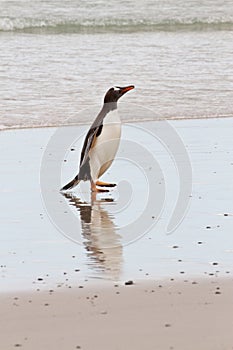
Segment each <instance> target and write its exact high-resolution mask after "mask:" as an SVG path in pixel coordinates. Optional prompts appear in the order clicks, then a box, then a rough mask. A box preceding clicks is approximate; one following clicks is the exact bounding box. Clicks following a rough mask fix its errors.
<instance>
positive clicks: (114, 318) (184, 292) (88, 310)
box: [0, 118, 233, 350]
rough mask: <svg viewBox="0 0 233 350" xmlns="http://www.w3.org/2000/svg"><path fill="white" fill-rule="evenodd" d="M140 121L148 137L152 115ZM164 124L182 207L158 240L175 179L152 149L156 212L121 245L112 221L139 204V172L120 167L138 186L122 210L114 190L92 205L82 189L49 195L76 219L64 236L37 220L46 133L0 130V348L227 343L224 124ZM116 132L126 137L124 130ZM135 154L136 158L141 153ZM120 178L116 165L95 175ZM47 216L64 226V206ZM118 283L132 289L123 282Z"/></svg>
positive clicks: (232, 275) (231, 261) (231, 323)
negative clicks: (183, 155) (187, 183)
mask: <svg viewBox="0 0 233 350" xmlns="http://www.w3.org/2000/svg"><path fill="white" fill-rule="evenodd" d="M140 125H142V126H143V127H147V129H148V127H149V129H150V131H154V132H157V131H156V130H157V128H158V124H157V123H155V122H150V123H149V124H148V123H140ZM172 125H173V126H174V127H175V128H176V131H177V132H178V133H179V135H180V136H181V138H182V140H183V143H184V146H185V147H186V149H187V150H188V152H189V155H190V159H191V165H192V171H193V179H192V184H193V191H192V200H191V203H190V207H189V211H188V213H187V215H186V217H185V218H184V220H183V222H182V223H181V225H180V226H179V227H178V229H177V230H176V231H175V232H174V233H172V234H170V235H168V234H167V232H166V226H167V224H168V221H169V216H170V215H171V210H172V208H173V206H174V202H175V199H176V196H177V191H176V189H177V186H178V182H177V178H176V176H175V175H174V174H175V173H173V172H172V169H173V167H174V166H173V165H172V164H170V163H169V162H170V160H169V155H168V156H167V157H165V152H164V150H163V149H162V148H161V149H158V148H157V146H158V145H157V144H155V145H152V151H153V152H155V154H156V159H157V161H158V163H159V164H160V166H161V167H162V168H163V169H165V170H166V171H165V173H166V174H165V180H166V183H167V187H166V191H167V200H166V202H165V209H164V211H163V212H162V214H161V216H159V217H158V221H157V224H156V225H154V226H153V228H152V229H151V231H149V232H147V233H146V234H145V235H143V236H142V237H136V238H138V239H137V240H136V241H135V242H133V243H132V244H128V245H126V244H125V242H124V240H122V235H123V232H124V230H123V229H124V225H125V223H127V220H128V218H130V219H131V220H132V221H133V220H134V219H135V216H134V215H135V213H136V214H137V213H140V212H141V211H142V208H141V207H140V205H141V203H142V202H143V195H142V194H143V189H144V188H143V185H141V182H140V181H141V180H140V179H141V178H140V174H137V172H136V171H135V172H133V171H132V169H131V168H130V166H129V165H127V164H125V163H124V164H123V165H124V169H125V172H126V173H127V176H128V177H129V181H131V182H132V184H133V182H136V184H137V181H138V184H137V187H136V189H137V191H136V195H137V196H139V197H136V200H133V201H131V202H133V203H132V204H133V206H132V207H131V206H130V205H128V203H127V202H124V199H125V197H124V193H126V192H123V196H122V192H117V191H115V190H114V191H113V192H112V193H110V194H108V195H104V196H103V195H98V196H97V198H96V199H95V200H94V202H93V203H92V204H87V203H86V201H88V198H87V194H88V189H87V190H85V188H84V196H83V198H81V197H80V194H79V193H78V192H77V193H76V194H74V195H73V196H70V197H69V196H67V197H64V196H61V195H59V197H57V200H58V203H62V205H63V204H64V205H66V206H67V208H69V207H70V208H71V211H72V212H73V213H74V214H75V215H77V216H80V217H81V219H80V220H79V223H78V224H77V236H75V234H76V231H74V232H72V235H73V236H72V235H70V236H69V234H70V232H68V233H69V234H67V235H65V234H64V233H63V234H62V233H61V232H60V231H59V230H58V229H57V227H56V226H54V225H53V222H51V221H50V219H49V217H48V215H47V212H46V209H45V207H44V205H43V203H42V198H41V184H40V179H39V173H40V169H41V160H42V157H43V153H44V151H45V149H46V145H47V143H48V141H49V140H50V139H51V136H52V135H53V133H54V130H53V129H36V130H34V129H32V130H12V131H2V132H1V138H0V147H1V154H2V157H1V180H2V184H3V185H2V188H1V190H0V192H1V198H0V201H1V207H2V208H4V210H2V211H1V212H0V221H1V236H0V258H1V261H0V273H1V275H0V285H1V293H0V307H1V312H2V317H1V321H0V329H1V340H0V345H1V346H0V347H1V349H4V350H8V349H14V348H17V347H20V348H22V349H34V350H37V349H38V350H40V349H47V348H49V349H62V350H63V349H66V350H67V349H78V348H80V349H87V350H89V349H90V350H92V349H97V350H98V349H104V350H105V349H120V350H124V349H142V348H143V349H162V350H163V349H169V350H172V349H179V350H180V349H182V350H187V349H188V350H196V349H199V350H202V349H203V350H209V349H211V350H215V349H216V350H218V349H219V350H222V349H226V350H228V349H232V348H233V341H232V329H233V317H232V307H231V306H232V302H233V297H232V295H233V293H232V292H233V291H232V289H233V270H232V266H233V257H232V253H233V238H232V237H233V236H232V234H231V232H232V224H233V222H232V220H233V204H232V190H233V183H232V178H233V166H232V164H233V161H232V159H233V151H232V125H233V119H231V118H229V119H222V120H220V119H219V120H217V119H216V120H184V121H174V122H172ZM136 128H137V124H136ZM85 129H86V127H85V126H82V127H80V130H81V132H84V131H85ZM135 130H136V129H135ZM125 134H127V137H128V136H129V139H130V137H131V138H132V139H135V134H134V130H132V129H131V130H129V129H128V130H127V129H125ZM146 142H147V140H145V144H146ZM58 144H59V143H58ZM148 144H150V142H148ZM125 146H127V145H126V144H125ZM126 149H127V147H126ZM124 150H125V149H124V147H123V148H122V150H121V154H124ZM56 153H57V150H56V152H54V154H56ZM78 154H79V149H78V147H77V149H76V148H75V149H74V150H72V151H70V152H69V154H68V155H67V156H66V157H65V158H64V160H63V163H64V169H63V174H62V180H61V181H62V183H63V182H65V181H67V180H68V179H69V178H70V176H72V175H73V172H74V171H76V168H77V157H78ZM51 155H53V154H52V153H51ZM138 159H139V161H140V162H142V164H143V157H142V154H140V153H138ZM52 163H53V160H52ZM140 164H141V163H140ZM119 165H120V166H119ZM121 175H122V164H121V163H117V162H116V164H113V167H112V168H111V171H110V172H109V173H108V174H106V178H105V180H107V181H112V180H115V179H117V178H120V176H121ZM130 176H131V177H130ZM59 185H61V184H59ZM139 185H140V186H139ZM49 190H50V191H51V193H57V191H56V189H55V188H51V189H49ZM85 191H86V192H85ZM119 194H120V195H121V196H122V197H119ZM133 198H134V197H133ZM137 198H141V201H140V200H137ZM119 202H121V207H122V208H124V210H119V207H117V204H119ZM52 203H55V202H52ZM135 203H136V204H135ZM55 204H56V203H55ZM126 204H127V205H126ZM114 205H115V206H114ZM135 205H136V206H135ZM116 207H117V210H115V209H114V208H116ZM58 213H59V215H58V216H59V218H61V221H62V222H64V221H65V219H66V215H67V211H66V210H64V211H63V212H62V213H60V212H58ZM93 213H94V214H95V215H93ZM124 213H126V214H127V215H124ZM61 214H62V215H61ZM152 220H154V219H153V218H152ZM75 222H76V221H75ZM78 225H79V226H78ZM67 227H68V226H67ZM105 230H106V232H108V231H110V233H111V234H110V235H105V234H103V232H105ZM123 238H124V237H123ZM79 240H80V241H79ZM116 243H117V244H118V245H116V247H112V245H114V244H116ZM108 245H110V246H108ZM128 280H133V281H134V283H133V285H125V281H128Z"/></svg>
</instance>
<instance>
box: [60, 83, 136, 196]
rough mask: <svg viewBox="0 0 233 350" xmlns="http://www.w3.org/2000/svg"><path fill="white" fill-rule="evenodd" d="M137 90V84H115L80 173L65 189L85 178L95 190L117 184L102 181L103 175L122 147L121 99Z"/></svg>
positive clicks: (91, 134) (90, 136)
mask: <svg viewBox="0 0 233 350" xmlns="http://www.w3.org/2000/svg"><path fill="white" fill-rule="evenodd" d="M132 89H134V86H133V85H129V86H125V87H119V86H116V87H112V88H111V89H109V90H108V91H107V93H106V95H105V97H104V104H103V107H102V109H101V111H100V112H99V114H98V115H97V117H96V119H95V121H94V122H93V123H92V125H91V127H90V129H89V131H88V133H87V136H86V138H85V140H84V144H83V148H82V152H81V159H80V165H79V173H78V175H76V176H75V178H74V179H73V180H72V181H70V182H69V183H68V184H67V185H65V186H64V187H63V188H62V189H61V191H66V190H69V189H71V188H73V187H75V186H76V185H78V183H79V182H80V181H81V180H83V181H87V180H89V181H90V182H91V190H92V192H106V191H107V190H103V189H98V188H97V187H96V186H100V187H114V186H116V184H111V183H106V182H102V181H99V178H100V177H101V176H102V175H103V174H104V173H105V171H106V170H107V169H108V168H109V167H110V165H111V164H112V162H113V160H114V158H115V155H116V152H117V150H118V147H119V143H120V137H121V121H120V119H119V116H118V113H117V101H118V100H119V98H120V97H121V96H123V95H124V94H125V93H126V92H128V91H130V90H132Z"/></svg>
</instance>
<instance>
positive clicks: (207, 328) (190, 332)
mask: <svg viewBox="0 0 233 350" xmlns="http://www.w3.org/2000/svg"><path fill="white" fill-rule="evenodd" d="M232 293H233V281H232V279H231V281H230V280H229V281H224V280H221V279H217V280H216V279H214V278H213V279H211V280H210V281H208V282H207V281H196V280H195V281H192V282H191V281H189V282H186V283H185V282H183V281H182V282H169V283H168V282H161V283H158V282H156V281H151V282H149V283H148V282H145V281H141V282H140V281H138V282H137V284H136V285H122V284H119V285H118V284H115V285H112V286H100V285H98V286H92V287H88V286H87V287H84V288H75V289H69V290H68V289H67V290H66V291H46V292H42V293H39V292H38V293H23V294H20V293H14V294H10V295H2V296H1V299H0V302H1V314H2V317H1V321H0V326H1V348H2V349H14V348H16V347H21V348H22V349H87V350H92V349H97V350H100V349H114V350H115V349H137V350H139V349H142V348H143V349H161V350H165V349H203V350H204V349H216V350H217V349H218V350H220V349H232V327H233V316H232V310H231V305H232Z"/></svg>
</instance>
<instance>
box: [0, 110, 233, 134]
mask: <svg viewBox="0 0 233 350" xmlns="http://www.w3.org/2000/svg"><path fill="white" fill-rule="evenodd" d="M230 118H233V115H232V114H231V115H219V116H195V117H193V116H192V117H166V118H158V119H152V118H151V119H150V118H145V119H142V120H137V119H129V120H127V121H121V123H122V124H123V125H124V124H133V123H135V124H139V123H150V122H151V123H153V122H161V121H168V122H169V121H185V120H214V119H230ZM85 125H91V122H88V123H84V122H80V123H73V124H72V123H70V124H47V125H33V126H12V127H9V126H5V125H0V132H2V131H9V130H29V129H46V128H49V129H50V128H59V127H71V126H85Z"/></svg>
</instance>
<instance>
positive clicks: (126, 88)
mask: <svg viewBox="0 0 233 350" xmlns="http://www.w3.org/2000/svg"><path fill="white" fill-rule="evenodd" d="M133 89H134V85H129V86H124V87H121V88H120V90H121V95H124V94H125V93H126V92H128V91H130V90H133Z"/></svg>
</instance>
